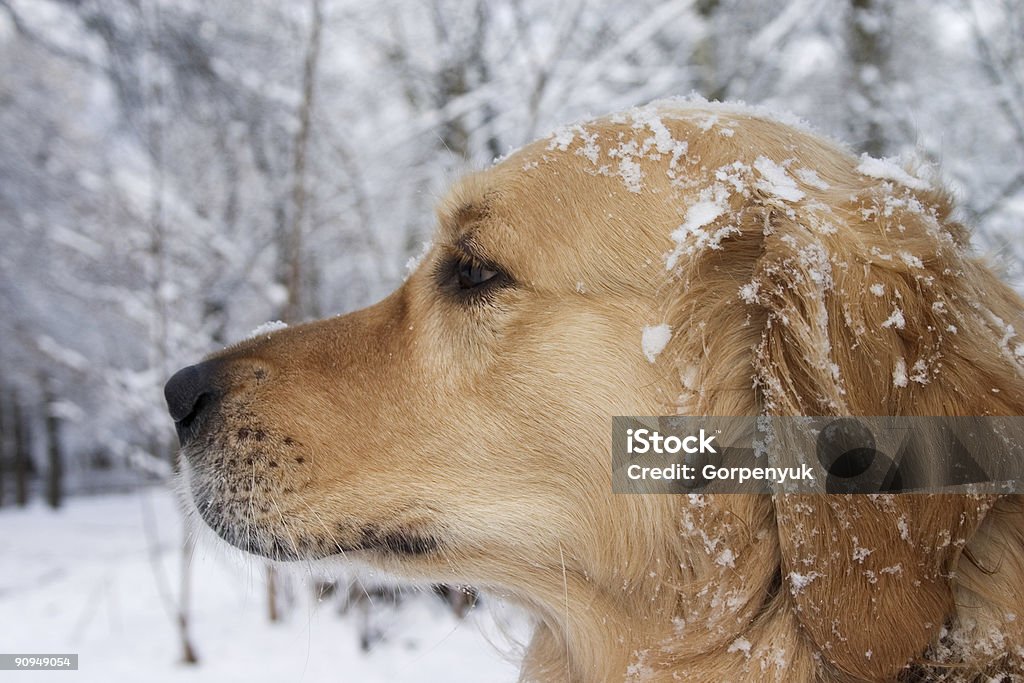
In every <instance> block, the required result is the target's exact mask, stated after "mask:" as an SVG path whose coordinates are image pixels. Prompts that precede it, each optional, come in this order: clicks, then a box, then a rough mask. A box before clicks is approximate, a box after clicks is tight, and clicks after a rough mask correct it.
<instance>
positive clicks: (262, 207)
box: [0, 0, 1024, 681]
mask: <svg viewBox="0 0 1024 683" xmlns="http://www.w3.org/2000/svg"><path fill="white" fill-rule="evenodd" d="M0 74H2V76H0V245H2V247H0V537H2V538H3V545H4V546H5V552H4V553H3V555H0V615H2V616H3V618H2V619H0V651H4V652H13V651H22V652H32V651H50V652H80V653H81V655H82V670H81V671H80V672H79V674H80V675H81V678H82V679H89V680H117V679H119V677H131V676H132V675H134V674H133V673H132V672H136V673H137V672H138V671H147V672H150V671H154V673H153V675H152V676H149V675H147V679H149V680H164V679H167V680H178V679H179V678H182V677H187V676H192V677H193V678H195V676H196V675H201V674H202V673H203V672H204V671H205V675H207V676H209V677H210V678H211V680H212V679H213V678H215V677H220V678H224V677H228V678H229V679H230V678H231V677H235V675H236V674H238V675H239V676H240V673H239V672H246V673H245V675H247V676H248V677H249V678H250V680H264V679H265V680H303V679H305V680H358V681H374V680H445V681H452V680H456V678H453V675H454V674H453V673H452V671H451V667H452V662H456V661H457V662H459V666H458V667H457V668H458V669H459V670H460V671H462V670H466V669H469V671H470V673H469V674H467V675H469V676H471V678H467V679H466V680H476V681H479V680H499V681H500V680H512V679H514V677H515V673H514V672H515V666H514V662H509V661H507V660H506V659H503V657H502V654H501V652H499V650H502V649H504V651H505V652H508V650H509V647H508V645H507V644H506V645H503V644H502V642H501V641H502V639H503V634H504V632H506V631H511V632H512V635H513V636H514V635H516V633H517V632H518V631H519V630H520V625H519V624H518V622H517V618H518V617H517V616H516V615H515V614H512V613H508V614H506V613H504V612H502V611H501V610H498V611H497V612H496V613H495V614H493V615H491V616H487V617H483V616H476V615H471V617H470V619H469V620H470V621H473V620H475V621H476V622H479V623H475V624H468V623H464V622H463V621H462V615H463V614H464V613H465V612H466V611H467V610H469V608H468V606H467V605H468V603H471V602H472V596H471V594H470V596H469V597H467V593H466V592H463V591H460V590H449V591H447V592H446V591H442V590H440V589H439V590H438V591H437V592H440V593H445V595H443V596H440V597H435V596H434V595H433V593H434V591H432V590H430V589H423V590H422V591H421V592H419V593H416V594H415V595H414V596H412V597H408V596H403V595H401V594H397V593H395V592H394V591H393V590H392V589H390V588H389V587H388V586H387V585H386V584H384V583H381V584H380V585H378V583H377V581H378V580H377V579H376V578H375V577H369V578H367V577H363V578H362V579H360V578H359V577H355V578H353V577H351V576H347V575H346V576H341V575H339V574H337V573H335V574H330V573H323V572H321V570H319V569H310V570H309V571H304V572H302V573H301V576H297V577H291V576H278V575H277V574H276V572H275V571H274V570H272V569H269V568H267V567H262V566H261V565H260V564H259V563H253V562H249V563H239V562H233V561H232V558H226V557H225V554H226V551H219V550H217V549H209V548H200V549H199V550H196V549H195V548H194V547H192V540H191V537H188V539H186V540H185V541H184V546H185V547H184V548H182V545H183V541H182V539H183V537H182V530H181V528H180V527H181V521H180V519H179V518H178V516H177V513H176V509H175V505H174V502H173V498H172V496H171V495H170V494H169V493H168V492H167V491H168V489H169V486H170V483H171V480H172V478H173V472H174V456H175V449H176V447H177V439H176V437H175V434H174V429H173V424H172V422H171V420H170V419H169V418H168V416H167V414H166V407H165V405H164V400H163V394H162V387H163V383H164V382H165V381H166V380H167V378H168V377H169V376H170V374H171V373H173V371H174V370H176V369H178V368H180V367H182V366H184V365H186V364H189V363H192V362H195V361H196V360H198V359H199V358H201V357H202V356H203V355H205V354H206V353H208V352H210V351H213V350H216V349H218V348H221V347H223V346H225V345H227V344H230V343H232V342H233V341H236V340H238V339H240V338H243V337H245V336H246V335H247V334H248V333H249V332H250V330H252V329H253V328H255V327H256V326H258V325H260V324H261V323H264V322H266V321H268V320H282V321H285V322H289V323H292V322H299V321H303V320H309V319H313V318H318V317H325V316H329V315H335V314H338V313H343V312H346V311H350V310H353V309H356V308H359V307H362V306H364V305H367V304H369V303H372V302H373V301H375V300H377V299H378V298H380V297H382V296H383V295H384V294H386V293H387V292H389V291H390V290H391V289H393V288H394V287H395V286H396V284H398V283H400V282H401V281H402V279H403V277H404V275H405V272H406V264H407V262H408V261H409V260H410V259H411V258H414V257H415V256H416V255H417V254H418V253H419V252H420V251H421V249H422V245H423V243H424V241H425V240H427V239H428V238H429V236H430V234H431V232H432V230H433V227H434V204H435V203H436V202H437V201H438V199H439V198H440V197H441V196H442V195H443V193H444V191H445V188H446V186H447V185H448V183H450V182H451V181H452V180H453V179H454V178H456V177H458V176H459V175H460V174H462V173H464V172H466V171H468V170H472V169H477V168H482V167H485V166H487V165H489V164H490V163H491V162H492V161H493V160H495V159H496V158H498V157H501V156H503V155H506V154H507V153H509V152H510V151H511V150H513V149H515V148H517V147H519V146H520V145H523V144H525V143H527V142H529V141H531V140H533V139H535V138H537V137H539V136H542V135H546V134H547V133H549V132H550V131H551V130H552V129H553V128H554V127H556V126H558V125H560V124H564V123H568V122H571V121H574V120H576V119H579V118H581V117H586V116H591V115H599V114H603V113H607V112H611V111H614V110H617V109H622V108H625V107H628V106H632V105H635V104H641V103H644V102H647V101H649V100H652V99H656V98H660V97H666V96H672V95H687V94H689V93H697V94H699V95H701V96H703V97H706V98H708V99H713V100H743V101H746V102H748V103H758V104H764V105H767V106H769V107H771V108H774V109H779V110H785V111H789V112H793V113H795V114H797V115H798V116H800V117H802V118H804V119H805V120H807V121H808V122H809V123H810V124H811V125H812V126H813V127H815V128H816V129H818V130H820V131H822V132H824V133H827V134H829V135H831V136H834V137H835V138H838V139H841V140H845V141H846V142H848V143H849V144H850V146H851V147H852V148H853V149H854V151H856V152H857V153H860V152H868V153H870V154H871V155H873V156H877V157H883V156H884V157H899V158H903V159H909V158H916V159H919V160H920V161H921V162H923V163H926V164H929V165H933V166H934V167H936V168H937V169H938V172H939V174H940V175H941V177H942V178H943V179H944V181H945V182H946V184H947V185H948V187H950V188H951V189H952V191H953V192H954V194H955V196H956V197H957V198H958V200H959V202H960V205H961V207H962V211H963V214H962V216H961V218H962V219H963V220H964V222H965V223H967V224H969V225H971V226H973V228H974V230H975V242H976V245H977V249H978V250H979V251H980V252H982V253H985V254H988V255H989V256H990V258H991V259H992V260H993V261H995V262H996V263H998V264H999V265H1000V267H1001V268H1002V269H1003V270H1004V272H1005V273H1006V274H1007V277H1008V278H1009V279H1010V281H1011V282H1013V283H1015V284H1016V285H1017V287H1018V289H1021V290H1022V291H1024V240H1022V237H1024V0H936V1H924V0H912V1H902V2H897V1H896V0H756V1H754V2H747V1H741V0H696V1H687V0H668V1H665V0H634V1H633V2H630V3H621V2H613V1H609V0H565V1H563V2H547V1H544V0H422V1H420V2H412V1H409V0H375V1H366V0H294V1H292V2H270V1H268V0H247V1H242V0H216V1H215V2H197V1H195V0H0ZM197 555H201V556H203V559H196V557H195V556H197ZM82 557H88V561H85V562H83V561H82V560H81V558H82ZM72 560H74V561H72ZM351 582H355V583H356V584H358V589H357V590H356V589H350V588H349V587H348V586H349V584H350V583H351ZM125 584H130V585H125ZM353 596H356V597H353ZM359 596H362V597H359ZM484 600H485V601H486V598H485V599H484ZM467 601H468V602H467ZM324 603H327V605H326V606H325V604H324ZM318 604H319V605H320V607H319V609H316V608H317V605H318ZM239 605H241V607H240V606H239ZM469 611H472V610H469ZM478 627H480V628H478ZM481 629H482V631H483V635H481V633H480V631H481ZM135 639H138V642H139V643H143V644H140V645H138V647H136V646H135V645H132V646H131V647H129V648H126V647H125V643H126V642H127V643H133V642H134V641H135ZM492 642H496V643H497V648H492V647H491V645H490V643H492ZM126 650H131V651H126ZM492 650H493V652H491V651H492ZM281 651H289V652H292V653H293V654H294V657H292V659H290V660H287V662H286V664H281V665H280V666H278V668H275V666H277V665H275V664H273V661H274V653H275V652H278V653H280V652H281ZM90 653H92V654H90ZM253 653H255V654H253ZM330 653H334V654H333V655H332V656H334V657H336V658H345V661H348V660H349V659H350V660H351V664H350V665H348V666H349V667H350V668H349V669H348V671H349V674H346V675H343V676H342V677H341V678H338V676H337V674H336V673H335V674H333V675H330V674H327V673H326V672H323V673H321V672H320V667H324V668H327V667H328V666H331V665H330V664H329V662H328V658H327V657H326V656H325V655H327V654H330ZM190 659H191V660H195V661H194V662H193V663H191V664H182V663H181V662H182V661H188V660H190ZM467 661H470V662H475V663H476V664H474V667H475V670H474V667H466V666H465V662H467ZM333 666H335V667H336V666H337V661H335V663H334V664H333ZM119 667H120V668H119ZM139 667H145V668H142V669H140V668H139ZM250 670H251V671H250ZM197 672H199V673H198V674H197ZM55 675H56V674H55ZM203 680H205V678H204V679H203ZM459 680H461V679H459Z"/></svg>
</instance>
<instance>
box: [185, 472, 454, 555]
mask: <svg viewBox="0 0 1024 683" xmlns="http://www.w3.org/2000/svg"><path fill="white" fill-rule="evenodd" d="M187 460H188V459H187V458H184V457H183V458H182V463H181V475H180V476H181V479H182V486H181V489H182V490H183V492H184V496H185V497H186V499H187V504H188V503H190V505H189V506H190V507H191V508H192V509H193V510H194V512H195V513H196V516H197V517H198V518H199V519H200V520H202V522H203V523H204V524H205V525H206V526H207V527H209V528H210V529H211V530H212V531H213V532H214V533H216V534H217V536H219V537H220V538H221V539H222V540H224V541H225V542H227V543H228V544H230V545H232V546H234V547H236V548H238V549H240V550H242V551H244V552H247V553H250V554H252V555H259V556H261V557H266V558H268V559H272V560H278V561H285V562H290V561H299V560H319V559H326V558H329V557H335V556H340V557H348V556H350V555H351V556H354V557H356V558H361V557H368V556H373V557H378V558H396V559H400V558H417V557H423V556H427V555H431V554H433V553H435V552H437V551H438V550H440V549H441V546H442V542H441V539H440V537H439V536H438V535H437V534H435V533H432V532H430V531H429V528H428V527H425V525H423V524H422V523H411V522H410V523H403V522H401V521H399V520H391V521H388V522H386V523H365V522H355V521H349V522H337V521H333V520H329V519H325V518H324V517H323V515H322V514H320V513H317V512H316V511H314V510H312V509H308V510H307V511H306V512H305V513H302V514H299V513H294V512H289V509H290V506H289V505H288V504H287V503H288V501H287V498H288V494H281V495H280V496H279V493H278V492H275V491H273V490H268V489H269V488H270V487H269V485H268V484H267V483H266V482H261V481H257V480H256V479H255V478H253V479H252V480H251V481H250V482H239V481H237V480H233V479H232V478H231V477H228V476H218V474H217V473H214V472H206V471H203V470H202V469H197V468H195V467H194V466H191V465H189V464H188V462H187ZM284 491H290V489H284Z"/></svg>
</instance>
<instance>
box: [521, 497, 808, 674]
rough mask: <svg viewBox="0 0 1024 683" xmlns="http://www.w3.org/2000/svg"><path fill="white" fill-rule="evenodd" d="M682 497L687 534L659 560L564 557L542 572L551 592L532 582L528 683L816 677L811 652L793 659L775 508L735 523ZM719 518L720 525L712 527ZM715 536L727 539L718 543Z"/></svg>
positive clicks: (671, 504)
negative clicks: (800, 673) (773, 527)
mask: <svg viewBox="0 0 1024 683" xmlns="http://www.w3.org/2000/svg"><path fill="white" fill-rule="evenodd" d="M672 498H674V497H666V501H665V507H666V509H665V510H664V511H663V513H664V514H667V515H672V519H673V520H674V522H673V523H674V524H676V525H677V526H679V527H680V534H679V536H678V542H676V543H670V544H668V545H663V547H661V549H660V551H659V554H658V555H657V556H644V557H631V556H629V549H630V548H636V549H640V548H648V549H649V548H651V547H656V545H651V544H649V543H647V542H646V541H645V542H642V543H641V542H637V543H635V544H634V543H624V544H623V547H625V548H626V551H625V552H624V553H622V554H620V555H617V556H616V557H614V558H609V557H601V558H597V557H595V558H582V557H575V556H572V555H571V554H566V552H565V551H564V550H563V551H562V552H561V553H560V557H559V558H558V559H559V562H558V564H557V565H556V566H552V567H548V568H546V569H544V570H543V576H544V581H543V587H542V588H541V587H540V586H541V585H542V584H541V582H537V583H534V585H533V586H532V590H531V591H530V593H529V594H527V595H522V596H521V600H522V602H523V603H524V604H526V606H527V607H528V609H530V611H531V612H533V613H534V614H536V615H537V616H538V617H539V622H538V625H537V629H536V631H535V633H534V636H533V639H532V641H531V643H530V647H529V649H528V651H527V654H526V658H525V660H524V667H523V679H524V680H529V681H545V682H546V681H580V682H590V681H606V680H607V681H614V680H661V678H651V677H650V675H651V672H658V676H661V677H664V678H665V680H679V679H678V678H673V675H675V676H680V675H682V676H683V680H688V679H687V678H686V675H687V672H700V673H701V675H702V676H703V675H705V674H706V673H707V672H709V671H713V672H718V673H719V674H720V677H719V676H716V677H712V678H711V679H708V680H713V679H716V678H717V679H718V680H745V679H748V678H750V677H751V676H752V674H751V672H752V671H756V673H757V678H763V679H765V680H771V679H772V678H773V677H774V678H778V680H785V678H786V673H787V672H790V673H791V672H792V671H793V670H794V667H796V668H797V669H804V668H805V667H806V668H808V669H809V668H810V666H811V665H812V655H811V653H810V652H809V651H806V652H804V651H801V652H793V651H792V644H793V643H797V642H802V641H801V639H800V638H798V637H795V635H796V633H795V632H796V631H797V628H798V627H797V623H796V619H795V617H794V616H793V614H792V612H791V610H790V609H789V605H788V602H787V601H788V597H789V596H788V594H786V593H785V592H780V590H779V588H780V586H779V580H778V578H779V570H778V567H779V562H778V557H779V555H778V549H777V545H776V541H775V536H774V534H771V533H769V531H770V530H769V528H768V525H770V524H771V522H772V519H771V515H770V508H767V507H765V506H767V505H770V503H769V502H768V501H757V500H751V501H745V502H744V503H742V505H743V507H744V508H745V509H742V510H730V511H727V512H726V513H725V514H727V515H736V517H735V519H734V520H733V521H732V522H729V521H727V520H724V519H722V518H721V515H722V511H721V506H710V505H708V506H702V505H701V501H700V500H699V499H697V500H687V501H685V503H682V502H681V501H680V500H679V499H675V500H671V499H672ZM712 514H714V515H716V516H717V517H718V519H716V520H711V519H708V518H707V516H708V515H712ZM739 515H742V516H739ZM680 520H681V522H682V523H681V524H680ZM736 520H743V521H742V522H737V521H736ZM634 521H640V520H634ZM648 521H652V522H653V520H648ZM705 529H725V530H726V531H725V533H723V534H722V535H721V536H720V537H718V538H709V537H708V536H707V534H706V533H703V530H705ZM636 533H637V534H638V535H639V534H642V533H643V530H642V528H641V527H637V531H636ZM588 565H589V566H588ZM534 578H537V577H536V576H535V577H534ZM782 643H786V644H788V646H789V650H790V651H786V650H784V649H783V648H782V646H781V644H782ZM645 676H646V677H645Z"/></svg>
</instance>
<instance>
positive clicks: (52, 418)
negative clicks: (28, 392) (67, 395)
mask: <svg viewBox="0 0 1024 683" xmlns="http://www.w3.org/2000/svg"><path fill="white" fill-rule="evenodd" d="M42 385H43V403H44V404H45V406H46V416H45V420H44V423H45V426H46V429H45V435H46V465H47V469H46V502H47V503H48V504H49V506H50V507H52V508H53V509H55V510H56V509H57V508H59V507H60V506H61V503H62V502H63V501H64V454H63V453H62V452H61V447H62V446H61V438H60V418H59V417H57V415H56V413H55V412H54V404H55V403H56V402H57V397H56V395H55V394H54V392H53V387H52V386H51V383H50V380H48V379H44V380H43V382H42Z"/></svg>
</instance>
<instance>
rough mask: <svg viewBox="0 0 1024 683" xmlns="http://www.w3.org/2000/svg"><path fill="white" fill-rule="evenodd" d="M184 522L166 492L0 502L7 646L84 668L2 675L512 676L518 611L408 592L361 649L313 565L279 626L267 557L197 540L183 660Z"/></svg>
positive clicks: (2, 647)
mask: <svg viewBox="0 0 1024 683" xmlns="http://www.w3.org/2000/svg"><path fill="white" fill-rule="evenodd" d="M181 534H182V531H181V522H180V519H179V515H178V513H177V509H176V505H175V502H174V500H173V498H172V496H171V494H169V493H168V492H167V491H164V490H162V489H147V490H143V491H140V492H137V493H133V494H123V495H107V496H102V497H93V498H76V499H71V500H70V501H68V503H67V505H66V507H65V508H64V509H63V510H61V511H59V512H53V511H51V510H49V509H47V508H45V507H42V506H36V507H30V508H28V509H25V510H12V509H10V508H7V509H3V510H0V548H2V550H0V652H5V653H18V652H21V653H40V654H41V653H60V654H64V653H78V654H79V671H77V672H36V671H33V672H20V673H11V672H3V673H2V674H0V679H2V680H4V681H7V680H13V681H33V682H35V681H51V680H54V681H56V680H59V681H104V682H106V681H147V683H157V682H161V681H189V682H192V681H217V682H218V683H220V682H222V681H232V680H239V681H240V680H244V681H248V682H251V683H257V682H259V681H273V682H274V683H284V682H288V681H296V682H299V681H308V682H310V683H314V682H319V681H339V682H342V681H344V682H355V683H376V682H377V681H381V682H383V681H389V682H397V683H400V682H403V681H425V682H435V681H438V682H440V681H444V682H445V683H458V682H459V681H467V682H468V681H473V682H474V683H481V682H483V683H487V682H491V681H493V682H496V683H497V682H501V681H514V680H515V679H516V665H515V662H514V661H512V660H514V654H510V653H512V652H513V651H514V649H515V647H514V645H512V644H510V641H509V635H508V634H510V633H511V634H515V636H516V637H518V638H522V637H523V634H524V632H525V629H524V623H523V620H522V617H521V616H519V615H517V614H515V613H513V612H512V611H511V610H508V609H500V608H499V609H494V608H487V609H485V608H483V607H481V608H477V609H475V610H473V611H472V612H471V613H470V615H469V616H468V617H467V618H466V619H464V620H459V619H457V618H456V617H455V616H454V615H453V614H452V612H451V611H450V610H449V609H448V608H447V607H446V606H445V605H443V604H442V603H441V602H440V601H438V600H436V599H434V598H433V597H432V596H430V595H427V594H411V595H409V596H407V597H406V599H405V600H403V601H402V603H401V605H400V606H398V607H397V608H389V607H382V606H378V608H377V609H376V610H374V611H373V612H372V615H373V616H372V618H373V621H374V623H375V625H376V626H378V627H379V629H380V630H382V631H383V640H382V641H381V642H380V643H378V644H377V645H375V646H374V647H373V648H372V649H371V650H370V652H369V653H363V652H362V651H361V649H360V645H359V633H360V628H359V624H360V617H359V609H358V608H356V609H350V610H349V611H348V612H347V613H346V614H344V615H342V614H341V613H340V611H341V610H340V601H339V600H338V599H337V598H329V599H317V598H316V597H314V596H313V592H314V591H313V590H312V589H311V588H310V582H309V581H308V580H307V579H308V578H309V576H308V571H306V572H301V571H300V572H297V573H296V575H295V576H294V577H291V578H290V579H287V580H285V581H284V583H286V584H288V586H289V589H288V590H287V591H285V593H286V596H285V600H284V602H286V603H288V606H287V607H286V609H285V610H284V617H283V620H282V621H280V622H278V623H275V624H271V623H270V622H269V621H268V620H267V618H266V610H267V601H266V592H265V584H264V582H263V573H262V569H261V565H260V564H258V563H249V564H248V565H246V564H243V563H240V562H238V561H237V559H233V558H231V557H230V554H228V553H224V552H222V551H221V550H220V549H219V548H217V547H211V546H209V545H206V544H204V543H202V542H201V543H200V544H199V547H198V548H197V550H196V553H195V556H194V558H193V561H192V569H193V599H192V641H193V644H194V646H195V649H196V651H197V654H198V656H199V659H200V663H199V664H198V665H194V666H188V665H183V664H181V663H179V660H180V648H179V645H178V639H177V635H176V631H175V629H174V626H173V622H172V620H171V618H170V617H169V616H168V612H167V609H166V608H165V604H166V602H165V600H164V599H163V598H162V597H161V595H162V591H163V592H164V594H166V593H167V592H168V591H169V592H170V593H173V594H176V592H177V589H178V576H179V568H180V561H181V554H180V550H179V543H180V540H181Z"/></svg>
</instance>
